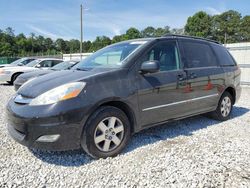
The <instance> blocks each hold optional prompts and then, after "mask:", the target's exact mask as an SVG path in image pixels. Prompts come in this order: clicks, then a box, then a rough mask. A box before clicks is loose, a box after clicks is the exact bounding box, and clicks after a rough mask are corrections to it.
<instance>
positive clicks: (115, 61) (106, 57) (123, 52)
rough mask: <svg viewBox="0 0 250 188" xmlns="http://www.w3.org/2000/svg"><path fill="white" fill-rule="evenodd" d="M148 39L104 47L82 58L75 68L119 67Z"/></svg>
mask: <svg viewBox="0 0 250 188" xmlns="http://www.w3.org/2000/svg"><path fill="white" fill-rule="evenodd" d="M146 42H147V41H133V42H123V43H118V44H115V45H112V46H108V47H106V48H103V49H101V50H99V51H97V52H95V53H94V54H92V55H91V56H89V57H87V58H86V59H84V60H82V61H81V62H80V63H78V64H77V65H76V66H74V68H73V69H86V68H87V69H88V68H96V67H101V68H119V67H121V66H122V65H123V61H124V60H125V59H126V58H127V57H128V56H129V55H131V54H132V53H133V52H134V51H135V50H137V49H138V48H139V47H140V46H142V45H143V44H145V43H146Z"/></svg>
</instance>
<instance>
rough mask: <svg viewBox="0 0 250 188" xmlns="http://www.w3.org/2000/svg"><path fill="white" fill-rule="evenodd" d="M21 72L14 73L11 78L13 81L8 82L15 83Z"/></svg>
mask: <svg viewBox="0 0 250 188" xmlns="http://www.w3.org/2000/svg"><path fill="white" fill-rule="evenodd" d="M20 74H22V73H17V74H14V75H13V76H12V78H11V81H10V82H8V83H9V84H11V85H13V84H14V82H15V80H16V79H17V77H18V76H20Z"/></svg>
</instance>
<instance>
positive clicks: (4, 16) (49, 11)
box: [0, 0, 250, 40]
mask: <svg viewBox="0 0 250 188" xmlns="http://www.w3.org/2000/svg"><path fill="white" fill-rule="evenodd" d="M80 4H83V6H84V11H83V12H84V14H83V27H84V34H83V38H84V40H94V39H95V38H96V36H102V35H105V36H109V37H111V38H112V37H113V36H115V35H119V34H122V33H125V31H126V30H127V29H128V28H130V27H136V28H138V29H140V30H141V29H144V28H145V27H147V26H153V27H164V26H170V27H171V28H182V27H184V25H185V23H186V21H187V18H188V17H189V16H191V15H193V14H194V13H196V12H198V11H200V10H203V11H206V12H207V13H209V14H211V15H215V14H220V13H222V12H224V11H227V10H230V9H233V10H236V11H239V12H240V13H241V14H242V16H245V15H250V3H249V0H200V1H198V0H183V1H181V0H0V29H2V30H4V29H5V28H7V27H12V28H13V29H14V30H15V34H19V33H24V34H25V35H30V33H32V32H33V33H35V34H36V35H42V36H44V37H51V38H52V39H56V38H63V39H65V40H70V39H79V38H80Z"/></svg>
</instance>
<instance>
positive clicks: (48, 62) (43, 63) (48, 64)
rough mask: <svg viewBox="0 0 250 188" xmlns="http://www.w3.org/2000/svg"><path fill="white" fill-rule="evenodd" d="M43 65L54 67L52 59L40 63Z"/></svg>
mask: <svg viewBox="0 0 250 188" xmlns="http://www.w3.org/2000/svg"><path fill="white" fill-rule="evenodd" d="M40 66H41V67H52V61H51V60H44V61H43V62H41V63H40Z"/></svg>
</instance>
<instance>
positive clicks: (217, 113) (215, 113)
mask: <svg viewBox="0 0 250 188" xmlns="http://www.w3.org/2000/svg"><path fill="white" fill-rule="evenodd" d="M225 98H229V99H230V112H229V113H226V114H227V115H225V114H224V115H223V111H222V110H221V108H222V102H223V100H224V99H225ZM232 109H233V97H232V95H231V94H230V93H229V92H227V91H225V92H224V93H223V94H222V96H221V98H220V100H219V103H218V106H217V108H216V110H215V111H213V112H211V113H210V116H211V117H212V118H213V119H216V120H219V121H226V120H228V119H230V115H231V113H232Z"/></svg>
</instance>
